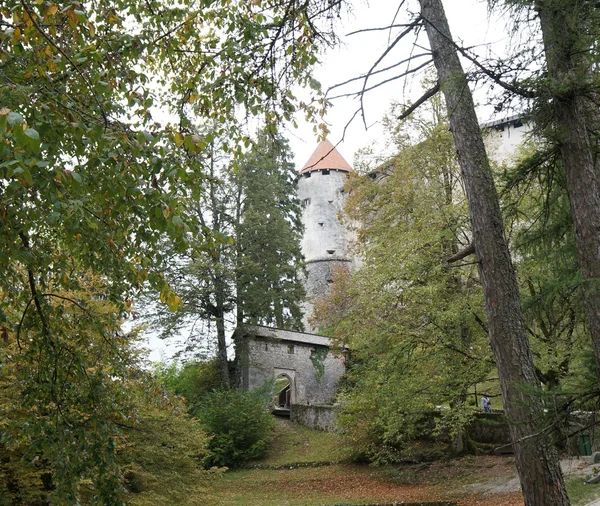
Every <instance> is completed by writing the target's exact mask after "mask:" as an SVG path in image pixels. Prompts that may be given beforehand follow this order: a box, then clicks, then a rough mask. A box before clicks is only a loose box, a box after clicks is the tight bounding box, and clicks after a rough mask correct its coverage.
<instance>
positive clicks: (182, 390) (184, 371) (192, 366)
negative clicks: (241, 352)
mask: <svg viewBox="0 0 600 506" xmlns="http://www.w3.org/2000/svg"><path fill="white" fill-rule="evenodd" d="M153 373H154V376H155V378H156V379H157V380H158V382H159V383H161V384H163V385H164V386H165V387H167V388H168V389H169V390H170V391H172V392H174V393H175V394H177V395H180V396H182V397H184V398H185V399H186V402H187V405H188V409H189V410H190V411H194V410H195V408H196V407H197V405H198V404H199V403H200V401H201V400H202V398H203V397H204V396H205V395H206V394H208V393H209V392H212V391H213V390H215V389H218V388H219V387H220V385H221V379H220V375H219V363H218V361H217V360H216V359H215V360H210V361H207V362H199V361H193V362H186V363H185V364H183V366H179V365H178V364H177V363H176V362H172V363H171V364H164V363H157V364H155V365H154V370H153Z"/></svg>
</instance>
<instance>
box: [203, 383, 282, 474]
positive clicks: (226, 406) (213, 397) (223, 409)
mask: <svg viewBox="0 0 600 506" xmlns="http://www.w3.org/2000/svg"><path fill="white" fill-rule="evenodd" d="M268 405H269V398H268V396H266V395H264V393H263V392H260V391H252V392H242V391H235V390H230V391H226V392H217V391H214V392H212V393H210V394H208V395H207V396H206V397H205V398H204V399H203V401H202V402H201V403H200V405H199V407H198V410H197V411H196V413H195V415H196V416H197V417H198V418H199V419H200V423H201V424H202V427H203V429H204V430H205V431H206V433H207V434H208V435H209V436H212V439H211V440H210V442H209V445H208V447H209V450H210V452H211V454H210V455H209V456H208V457H206V458H205V459H204V465H205V466H206V467H212V466H227V467H240V466H241V465H243V464H244V463H246V462H247V461H248V460H251V459H256V458H260V457H262V456H263V455H264V453H265V451H266V449H267V444H268V442H269V441H270V439H271V431H272V428H273V417H272V415H271V413H270V412H269V409H268Z"/></svg>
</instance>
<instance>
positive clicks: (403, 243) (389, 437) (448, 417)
mask: <svg viewBox="0 0 600 506" xmlns="http://www.w3.org/2000/svg"><path fill="white" fill-rule="evenodd" d="M395 136H396V142H397V145H398V147H399V154H398V155H397V156H396V157H395V158H393V159H392V160H390V161H389V162H387V163H385V164H383V165H382V166H380V167H379V169H377V170H376V171H375V172H373V173H372V174H373V175H374V176H375V178H366V177H363V176H357V177H354V178H352V179H351V180H350V190H351V191H350V192H349V199H348V206H347V211H348V214H349V217H350V219H351V220H353V222H356V223H360V226H359V227H358V229H357V236H358V247H359V251H360V253H362V255H363V265H362V266H361V267H360V268H359V269H358V270H357V271H356V272H354V273H352V274H350V273H349V272H348V271H344V270H340V271H338V272H337V274H336V276H335V278H334V283H333V286H332V291H331V295H330V297H329V298H328V299H326V300H325V301H322V303H319V304H317V305H316V309H317V318H318V323H319V324H320V325H322V326H324V327H327V328H329V329H330V332H331V334H332V335H333V337H334V338H337V339H338V341H339V343H340V344H346V345H347V346H348V347H349V348H350V349H351V351H352V360H351V362H350V363H349V370H348V374H347V376H348V378H347V384H346V391H345V392H344V393H342V395H341V401H342V402H343V404H344V407H345V410H344V413H343V414H342V416H341V422H342V424H343V425H344V427H346V428H347V430H348V431H349V433H350V434H351V436H352V437H353V439H354V440H355V442H356V447H357V450H358V451H359V452H360V453H363V454H365V455H367V456H368V457H369V458H370V459H375V460H378V461H379V462H390V461H394V460H396V459H398V458H399V455H400V454H401V453H403V454H404V455H406V454H410V453H411V451H413V450H415V449H414V445H413V442H414V441H416V440H418V439H420V438H423V437H427V436H428V435H431V434H432V433H433V430H434V428H435V423H434V417H433V416H432V415H433V413H434V411H435V410H436V406H447V407H451V409H449V410H446V411H444V412H443V414H442V416H441V418H440V421H439V423H441V424H443V425H444V427H446V430H448V428H449V430H450V431H451V432H458V431H460V430H461V428H462V426H463V424H464V423H466V420H468V412H469V408H468V407H467V406H466V403H465V401H466V396H467V392H468V391H469V389H471V388H472V386H473V385H474V384H476V383H477V382H479V381H481V380H482V379H484V378H485V377H486V376H487V374H488V372H489V371H490V369H491V368H492V367H493V361H492V360H491V356H490V349H489V345H488V340H487V334H486V331H485V328H484V326H483V325H482V323H483V321H484V320H485V316H484V311H483V307H482V294H481V288H480V285H479V281H478V274H477V270H476V266H475V265H473V264H472V263H470V262H468V261H466V262H463V265H459V266H456V265H452V266H449V265H448V263H447V259H448V258H449V257H451V256H452V255H454V254H455V253H456V252H457V251H458V250H459V249H460V248H462V247H464V246H465V243H466V242H467V241H468V237H469V220H468V213H467V209H466V202H465V197H464V194H463V192H462V188H461V185H460V182H459V179H458V167H457V162H456V159H455V150H454V146H453V143H452V138H451V135H450V134H449V132H448V127H447V125H446V124H445V123H444V122H443V121H438V122H437V123H433V124H432V123H430V122H426V121H422V120H419V119H416V118H415V119H414V120H413V121H410V120H409V121H408V122H406V123H405V124H402V125H400V127H399V128H398V129H397V130H396V132H395ZM415 139H416V140H415ZM457 411H461V412H463V411H464V412H465V414H464V415H460V416H459V415H458V414H457Z"/></svg>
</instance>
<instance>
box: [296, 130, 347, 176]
mask: <svg viewBox="0 0 600 506" xmlns="http://www.w3.org/2000/svg"><path fill="white" fill-rule="evenodd" d="M322 169H338V170H344V171H347V172H350V171H351V170H352V167H350V164H349V163H348V162H347V161H346V160H344V157H343V156H342V155H340V153H339V152H338V150H337V149H335V146H334V145H333V144H331V142H329V141H328V140H327V139H325V140H324V141H322V142H321V143H320V144H319V145H318V146H317V149H315V152H314V153H313V154H312V155H311V157H310V158H309V159H308V162H306V163H305V164H304V167H302V170H301V171H300V174H304V173H306V172H312V171H313V170H322Z"/></svg>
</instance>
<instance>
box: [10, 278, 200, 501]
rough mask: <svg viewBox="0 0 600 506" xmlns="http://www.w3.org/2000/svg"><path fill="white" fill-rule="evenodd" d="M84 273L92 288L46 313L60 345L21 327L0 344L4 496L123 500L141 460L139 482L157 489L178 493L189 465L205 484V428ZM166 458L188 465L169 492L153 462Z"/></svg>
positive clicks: (58, 298)
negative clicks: (156, 377)
mask: <svg viewBox="0 0 600 506" xmlns="http://www.w3.org/2000/svg"><path fill="white" fill-rule="evenodd" d="M81 283H85V284H86V285H87V286H88V287H89V288H88V290H87V291H83V290H81V289H80V290H78V291H76V292H62V294H60V295H59V294H54V297H52V301H51V302H52V304H53V311H54V313H55V314H60V315H61V318H60V320H58V321H52V322H49V323H48V325H49V331H50V332H51V336H52V339H53V342H54V344H55V346H56V348H54V347H50V349H49V350H44V351H41V349H40V346H39V343H37V342H36V341H35V340H32V339H29V338H28V334H26V333H23V332H21V333H17V334H12V333H7V335H6V341H5V342H4V343H3V345H2V346H1V347H0V357H1V358H0V364H1V365H0V368H1V370H2V375H1V376H0V383H1V385H0V386H1V388H0V409H1V412H2V418H1V420H2V421H1V428H2V436H1V439H0V462H1V465H0V496H1V497H5V498H7V499H6V500H7V501H9V502H8V504H11V505H12V504H31V505H38V504H40V505H42V504H44V505H45V504H50V505H55V504H56V505H58V504H77V503H81V502H83V503H85V504H110V505H118V504H124V503H125V493H126V491H128V490H129V491H131V490H130V487H131V483H130V481H131V480H130V478H129V477H130V476H132V475H131V473H132V472H134V471H135V470H140V469H142V470H143V473H142V474H143V476H141V475H140V476H138V478H136V479H137V481H138V486H137V488H138V489H140V490H141V488H144V490H145V491H147V493H148V494H149V495H155V496H157V497H160V496H161V495H162V494H167V496H168V497H171V496H169V494H173V497H175V494H177V492H176V491H177V489H178V488H180V487H185V486H187V485H186V484H185V481H184V480H185V476H184V474H187V475H188V477H193V479H194V483H197V484H198V487H199V488H198V490H202V488H201V487H202V484H203V483H205V482H206V480H207V478H208V477H207V475H205V474H203V472H201V471H199V467H198V466H199V461H200V460H201V459H202V458H203V457H204V455H205V454H206V453H207V450H206V443H207V438H206V436H205V434H204V433H203V432H202V430H201V429H200V427H199V425H198V424H197V423H195V422H192V421H191V420H190V419H189V418H188V417H187V415H185V411H184V410H183V409H182V407H181V406H180V405H179V404H178V401H176V400H172V399H170V398H169V396H168V395H167V394H166V393H165V392H164V391H163V390H162V389H161V388H160V387H159V386H158V385H157V384H156V383H155V382H154V381H152V380H151V379H150V378H149V376H148V374H147V373H146V372H145V371H143V370H141V369H140V368H139V366H138V357H137V353H138V352H137V351H136V346H137V343H136V339H135V335H127V334H123V333H122V332H121V331H120V321H119V320H118V319H117V314H116V312H115V308H114V306H113V305H111V304H110V303H108V302H107V301H106V300H103V299H102V298H101V297H99V296H98V294H99V293H101V288H102V285H101V283H100V282H98V280H96V279H95V278H93V277H90V278H89V279H87V280H81ZM73 325H77V333H76V334H70V333H68V328H69V326H73ZM163 424H164V426H163ZM142 434H143V436H142ZM183 436H185V438H184V437H183ZM161 438H162V439H161ZM166 438H169V439H170V441H169V447H168V448H170V449H171V453H170V454H168V455H167V454H166V453H165V452H166V451H167V448H163V443H164V442H165V439H166ZM184 447H185V450H183V448H184ZM142 457H143V458H142ZM144 459H146V460H144ZM159 459H162V460H161V462H162V464H161V466H162V465H167V467H169V468H170V469H178V470H180V471H181V481H177V480H176V479H175V478H174V481H173V482H172V483H171V486H172V489H168V490H169V492H168V493H167V492H164V491H161V486H162V484H163V483H164V482H163V481H162V480H163V475H164V472H159V471H161V469H160V467H157V468H155V469H153V468H152V467H151V466H150V465H149V462H150V461H158V460H159ZM163 461H164V462H163ZM135 472H137V471H135ZM140 472H142V471H140ZM157 473H158V474H157ZM138 474H139V473H138ZM142 483H143V486H142V485H141V484H142ZM134 488H135V487H134ZM184 496H185V494H183V493H182V494H181V497H184ZM136 497H137V496H136ZM139 497H142V496H141V495H140V496H139ZM144 497H145V496H144ZM129 502H130V501H128V503H129ZM167 502H168V501H167ZM0 504H1V503H0ZM131 504H148V503H144V502H139V503H138V502H136V501H131ZM181 504H184V503H183V502H181ZM190 504H192V503H190ZM193 504H197V503H193Z"/></svg>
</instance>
